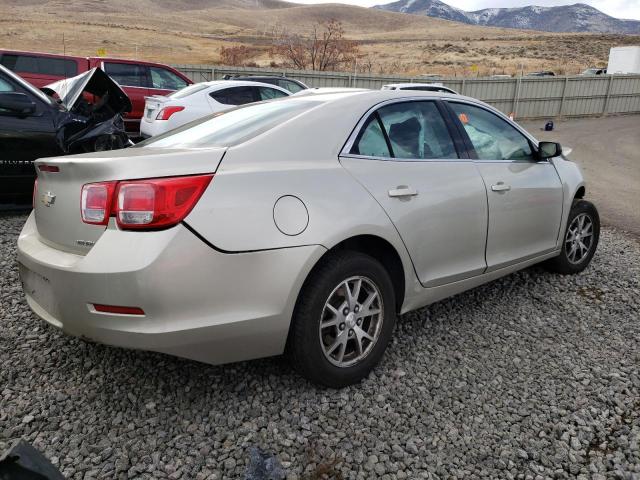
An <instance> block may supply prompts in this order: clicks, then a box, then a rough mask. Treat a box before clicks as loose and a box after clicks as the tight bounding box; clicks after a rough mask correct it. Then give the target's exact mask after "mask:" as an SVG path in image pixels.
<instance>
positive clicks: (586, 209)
mask: <svg viewBox="0 0 640 480" xmlns="http://www.w3.org/2000/svg"><path fill="white" fill-rule="evenodd" d="M585 238H586V239H588V241H584V239H585ZM599 239H600V216H599V215H598V210H597V209H596V207H595V206H594V205H593V204H592V203H591V202H588V201H586V200H574V202H573V205H572V207H571V211H570V212H569V218H568V219H567V227H566V228H565V231H564V235H563V237H562V251H561V252H560V255H558V256H557V257H555V258H552V259H551V260H548V261H547V262H545V264H544V266H545V267H546V268H547V269H548V270H550V271H552V272H555V273H560V274H562V275H570V274H574V273H579V272H581V271H582V270H584V269H585V268H587V265H589V263H590V262H591V259H592V258H593V255H594V254H595V253H596V248H597V247H598V241H599Z"/></svg>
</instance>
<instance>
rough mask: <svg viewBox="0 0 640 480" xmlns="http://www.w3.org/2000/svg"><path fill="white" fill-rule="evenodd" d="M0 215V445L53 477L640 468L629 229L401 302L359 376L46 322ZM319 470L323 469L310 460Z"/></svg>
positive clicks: (626, 472)
mask: <svg viewBox="0 0 640 480" xmlns="http://www.w3.org/2000/svg"><path fill="white" fill-rule="evenodd" d="M23 221H24V216H5V217H0V268H1V272H2V276H1V279H0V282H1V283H0V291H1V294H0V365H1V371H0V451H1V450H2V449H4V448H6V447H7V446H8V445H9V444H10V443H11V441H13V440H14V439H16V438H19V437H24V438H25V439H26V440H28V441H29V442H31V443H33V444H34V445H35V446H36V447H37V448H39V449H40V450H41V451H43V452H44V453H45V454H46V455H47V456H48V457H49V458H50V459H52V461H53V462H54V464H56V465H57V466H58V467H59V468H60V469H61V470H62V472H63V473H64V474H65V475H66V476H67V477H68V478H77V479H79V478H97V477H100V478H134V477H135V478H167V477H168V478H185V479H191V478H194V479H205V478H242V476H243V474H244V472H245V468H246V465H247V459H248V455H249V450H250V448H251V447H253V446H258V447H260V448H262V449H263V450H266V451H270V452H272V453H275V454H276V455H277V458H278V459H279V461H280V462H281V464H282V466H283V467H284V469H285V471H286V474H287V476H288V478H292V479H293V478H298V479H302V478H307V479H316V478H345V479H347V478H379V477H381V478H384V479H394V478H398V479H402V478H441V479H445V478H458V479H460V478H465V479H466V478H480V477H486V478H500V479H505V478H523V479H536V480H537V479H543V478H576V477H577V478H579V479H593V480H599V479H605V478H607V479H609V478H616V479H633V480H636V479H640V448H639V443H640V373H639V365H640V245H639V244H638V243H637V241H636V240H633V239H630V238H627V237H624V236H622V235H620V234H618V233H616V232H614V231H611V230H607V231H604V232H603V235H602V238H601V244H600V248H599V251H598V253H597V254H596V257H595V258H594V261H593V264H592V266H591V267H590V268H589V269H587V270H586V271H585V272H583V273H582V274H580V275H577V276H572V277H562V276H556V275H552V274H548V273H545V272H544V271H542V270H541V269H539V268H533V269H529V270H526V271H524V272H521V273H518V274H515V275H511V276H509V277H507V278H505V279H502V280H499V281H496V282H493V283H491V284H489V285H486V286H484V287H480V288H477V289H475V290H473V291H471V292H468V293H465V294H462V295H459V296H457V297H455V298H453V299H450V300H447V301H443V302H439V303H437V304H435V305H432V306H430V307H428V308H424V309H422V310H420V311H418V312H414V313H411V314H408V315H405V316H403V317H402V318H401V319H400V322H399V326H398V328H397V330H396V332H395V340H394V341H393V343H392V345H390V348H389V350H388V354H387V355H386V357H385V359H384V360H383V362H382V364H381V365H380V366H379V367H378V368H377V369H376V370H375V373H374V374H372V375H371V376H370V377H369V378H368V379H366V380H365V381H364V382H363V383H362V384H361V385H359V386H356V387H350V388H346V389H344V390H341V391H335V390H323V389H319V388H316V387H314V386H312V385H310V384H308V383H306V382H305V381H304V380H302V379H301V378H299V377H297V376H296V375H295V374H294V373H293V372H292V371H291V370H290V368H289V367H288V366H287V364H286V363H285V362H284V361H283V360H281V359H266V360H260V361H254V362H246V363H241V364H234V365H227V366H219V367H213V366H208V365H203V364H199V363H196V362H191V361H185V360H180V359H175V358H171V357H168V356H163V355H160V354H154V353H145V352H134V351H127V350H122V349H118V348H111V347H106V346H101V345H95V344H90V343H86V342H84V341H80V340H78V339H74V338H70V337H67V336H65V335H62V334H61V333H59V332H58V331H56V330H55V329H53V328H51V327H49V326H47V325H45V324H44V323H43V322H41V321H39V320H38V319H36V318H35V317H34V315H32V314H31V313H30V311H29V309H28V308H27V306H26V304H25V302H24V300H23V297H22V293H21V289H20V284H19V281H18V274H17V269H16V260H15V242H16V238H17V236H18V233H19V230H20V227H21V225H22V223H23ZM323 474H324V477H323Z"/></svg>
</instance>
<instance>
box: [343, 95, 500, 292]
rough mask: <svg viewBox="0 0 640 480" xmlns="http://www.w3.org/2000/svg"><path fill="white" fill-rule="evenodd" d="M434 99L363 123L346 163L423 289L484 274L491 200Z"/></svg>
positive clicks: (382, 111)
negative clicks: (387, 222)
mask: <svg viewBox="0 0 640 480" xmlns="http://www.w3.org/2000/svg"><path fill="white" fill-rule="evenodd" d="M441 109H442V107H439V106H438V102H436V101H424V100H411V101H407V100H403V101H395V102H392V103H387V104H385V105H383V106H381V107H380V108H379V109H378V110H377V111H375V112H373V113H372V114H371V115H369V117H368V118H367V119H366V120H365V122H364V123H363V125H362V127H361V129H360V130H359V133H358V134H357V135H356V136H355V138H354V140H353V142H352V145H350V146H348V147H347V149H348V151H347V152H345V153H343V155H342V156H341V163H342V165H343V166H344V167H345V168H346V169H347V170H348V171H349V172H350V173H351V174H352V175H353V176H354V177H355V178H356V179H357V180H358V181H359V182H360V183H361V184H362V185H363V186H364V187H365V188H366V189H367V190H368V191H369V192H370V193H371V194H372V195H373V196H374V197H375V198H376V200H377V201H378V203H379V204H380V205H381V206H382V208H384V210H385V211H386V213H387V215H388V216H389V218H390V219H391V221H392V222H393V224H394V225H395V227H396V229H397V230H398V232H399V233H400V236H401V237H402V240H403V241H404V243H405V245H406V247H407V250H408V252H409V255H410V256H411V259H412V261H413V265H414V268H415V270H416V273H417V275H418V278H419V279H420V282H421V283H422V284H423V285H424V286H425V287H431V286H436V285H442V284H445V283H449V282H454V281H457V280H462V279H464V278H469V277H472V276H474V275H478V274H480V273H482V272H483V271H484V270H485V268H486V264H485V258H484V253H485V241H486V234H487V196H486V191H485V187H484V183H483V181H482V177H481V176H480V174H479V173H478V170H477V168H476V166H475V164H474V162H473V160H470V159H465V158H460V157H461V156H464V155H463V154H459V152H458V150H461V149H457V148H456V145H455V143H454V141H453V139H452V135H451V133H450V130H449V127H448V126H447V124H446V123H445V121H444V119H443V116H442V115H441Z"/></svg>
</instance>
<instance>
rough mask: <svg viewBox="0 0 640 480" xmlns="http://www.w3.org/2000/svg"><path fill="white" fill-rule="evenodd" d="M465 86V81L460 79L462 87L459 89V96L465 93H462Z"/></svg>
mask: <svg viewBox="0 0 640 480" xmlns="http://www.w3.org/2000/svg"><path fill="white" fill-rule="evenodd" d="M465 85H466V79H464V78H463V79H462V86H461V87H460V95H464V94H465V91H464V86H465Z"/></svg>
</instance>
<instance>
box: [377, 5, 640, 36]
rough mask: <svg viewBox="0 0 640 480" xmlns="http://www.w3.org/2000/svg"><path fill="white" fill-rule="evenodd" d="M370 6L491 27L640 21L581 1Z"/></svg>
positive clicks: (573, 27) (634, 26)
mask: <svg viewBox="0 0 640 480" xmlns="http://www.w3.org/2000/svg"><path fill="white" fill-rule="evenodd" d="M373 8H375V9H378V10H385V11H389V12H398V13H410V14H413V15H425V16H429V17H433V18H441V19H444V20H452V21H456V22H462V23H466V24H471V25H484V26H491V27H502V28H518V29H527V30H539V31H546V32H582V33H586V32H590V33H618V34H640V21H637V20H623V19H618V18H614V17H611V16H609V15H606V14H604V13H603V12H601V11H600V10H598V9H597V8H594V7H592V6H590V5H586V4H584V3H576V4H574V5H560V6H557V7H539V6H535V5H531V6H527V7H516V8H485V9H483V10H476V11H474V12H465V11H464V10H460V9H459V8H455V7H452V6H450V5H447V4H446V3H444V2H441V1H440V0H399V1H396V2H393V3H387V4H384V5H377V6H375V7H373Z"/></svg>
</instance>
